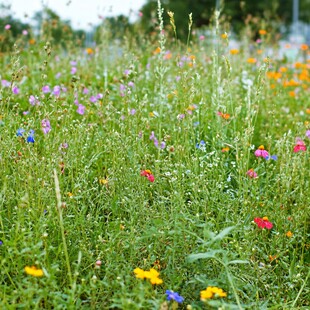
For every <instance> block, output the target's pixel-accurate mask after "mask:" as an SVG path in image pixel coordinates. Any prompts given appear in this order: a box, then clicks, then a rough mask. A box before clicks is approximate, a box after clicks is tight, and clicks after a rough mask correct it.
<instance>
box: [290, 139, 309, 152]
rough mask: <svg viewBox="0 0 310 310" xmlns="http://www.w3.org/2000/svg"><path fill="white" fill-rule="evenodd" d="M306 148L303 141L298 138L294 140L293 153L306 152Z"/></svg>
mask: <svg viewBox="0 0 310 310" xmlns="http://www.w3.org/2000/svg"><path fill="white" fill-rule="evenodd" d="M306 150H307V147H306V144H305V142H304V141H303V140H301V139H300V138H296V144H295V146H294V149H293V152H294V153H298V152H306Z"/></svg>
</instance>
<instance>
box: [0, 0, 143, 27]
mask: <svg viewBox="0 0 310 310" xmlns="http://www.w3.org/2000/svg"><path fill="white" fill-rule="evenodd" d="M0 3H2V4H5V5H11V11H12V12H13V13H14V15H13V16H14V17H17V18H18V19H20V20H21V21H23V22H29V21H31V17H32V16H33V14H34V12H36V11H40V10H41V9H42V7H43V6H44V5H47V6H48V7H49V8H51V9H52V10H53V11H55V12H56V13H57V14H58V15H59V16H60V17H61V18H62V19H64V20H70V21H71V25H72V26H73V27H74V28H75V29H85V30H87V29H90V28H91V26H90V24H93V25H96V24H99V23H100V18H99V17H98V16H99V15H100V16H102V17H107V16H115V15H120V14H123V15H129V13H130V10H132V12H131V14H130V18H131V20H135V19H136V18H137V16H138V11H139V9H140V8H141V7H142V6H143V4H145V3H146V0H71V1H70V0H0ZM25 15H28V17H25Z"/></svg>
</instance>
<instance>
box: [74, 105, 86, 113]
mask: <svg viewBox="0 0 310 310" xmlns="http://www.w3.org/2000/svg"><path fill="white" fill-rule="evenodd" d="M76 112H77V113H79V114H80V115H83V114H84V113H85V107H84V106H83V105H82V104H79V105H78V108H77V110H76Z"/></svg>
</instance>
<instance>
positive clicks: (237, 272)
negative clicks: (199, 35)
mask: <svg viewBox="0 0 310 310" xmlns="http://www.w3.org/2000/svg"><path fill="white" fill-rule="evenodd" d="M37 41H38V43H36V44H34V45H28V44H26V45H25V42H24V43H22V42H20V43H19V45H17V46H16V48H15V49H14V50H13V51H12V52H11V53H7V54H3V55H2V57H1V60H0V61H1V68H2V69H1V71H0V74H1V79H6V80H8V81H12V82H13V83H12V84H11V86H10V87H2V88H1V91H0V98H1V105H0V114H1V127H0V132H1V138H0V165H1V174H0V239H1V241H2V244H1V245H0V257H1V259H0V275H1V276H0V308H2V309H108V308H112V309H159V308H160V307H162V308H161V309H164V308H163V307H164V305H165V304H164V302H165V300H166V295H165V291H166V290H173V291H176V292H178V293H179V294H180V295H182V296H183V297H184V302H183V303H182V304H180V305H179V307H180V308H181V309H186V307H187V306H188V305H191V307H192V308H188V309H219V308H220V307H221V309H307V308H308V307H310V305H309V299H308V297H307V296H308V295H309V271H308V270H309V203H310V196H309V194H308V191H309V180H310V178H309V177H310V174H309V171H310V169H309V168H310V165H309V149H308V150H306V151H305V152H303V151H301V152H298V153H294V152H293V149H294V146H295V139H296V137H300V138H302V139H303V140H304V141H305V144H306V145H307V147H309V139H308V138H307V137H306V136H305V133H306V130H307V129H309V121H310V115H309V110H307V109H309V108H310V106H309V102H308V97H309V95H308V92H309V85H310V84H309V60H308V62H307V61H306V59H304V61H302V63H303V64H304V65H303V68H300V66H299V65H297V68H296V66H295V65H294V63H289V62H288V63H283V60H282V59H276V58H273V55H268V56H270V58H271V60H270V61H267V62H264V58H265V57H266V56H267V55H266V50H264V49H263V53H262V54H256V51H255V50H254V51H252V52H251V53H250V50H249V46H247V45H245V46H242V47H241V49H240V50H241V52H240V53H239V54H237V55H231V54H230V53H229V48H228V47H227V44H226V41H225V40H223V39H221V37H220V32H219V33H218V35H217V36H216V37H215V39H214V40H213V41H212V40H211V41H208V40H207V39H206V40H205V41H200V42H196V43H191V45H190V49H191V50H190V51H188V49H187V47H183V46H181V45H179V46H176V45H175V44H173V40H170V39H169V38H168V37H167V38H165V39H164V38H163V37H160V42H159V43H158V42H155V43H151V42H149V41H148V40H147V39H143V38H139V42H135V40H134V39H133V38H132V39H128V40H127V41H124V42H123V43H122V44H120V43H117V42H115V43H113V42H112V41H111V39H109V40H108V39H105V40H103V41H102V44H101V45H99V46H97V48H96V50H95V52H94V54H92V55H88V54H87V53H85V50H81V49H79V48H74V47H71V48H70V50H69V51H67V52H64V51H63V50H61V49H58V48H57V47H56V46H53V45H51V46H49V45H48V44H47V43H46V41H43V39H42V41H40V38H39V39H38V40H37ZM212 42H213V43H212ZM117 44H119V46H118V45H117ZM70 46H72V42H70ZM73 46H74V44H73ZM158 46H161V52H160V53H154V52H153V51H155V49H156V48H157V47H158ZM164 48H165V50H166V51H170V52H171V58H169V57H167V56H166V57H165V51H164ZM191 55H193V56H195V57H191ZM250 56H252V57H256V58H257V63H255V64H250V63H248V62H247V58H248V57H250ZM308 57H309V56H308ZM165 58H169V59H165ZM73 60H74V61H77V65H76V67H77V72H76V74H75V75H72V74H71V73H70V71H71V65H70V61H73ZM281 66H285V67H287V68H288V70H287V72H286V73H282V77H281V78H280V79H279V80H278V81H273V80H270V79H269V78H268V77H267V76H266V73H267V71H278V70H279V68H280V67H281ZM125 70H130V72H129V74H126V73H124V72H125ZM302 70H304V71H302ZM58 72H60V73H61V77H60V78H58V79H57V78H56V77H55V76H56V74H57V73H58ZM301 72H304V74H308V77H307V78H306V79H301V80H299V77H300V73H301ZM306 76H307V75H306ZM292 78H293V79H295V80H296V81H298V83H299V85H298V86H295V87H293V86H290V87H284V86H283V82H284V81H285V80H290V79H292ZM249 80H250V82H249ZM129 82H133V83H134V86H133V87H131V86H128V83H129ZM249 83H250V84H251V86H247V85H249ZM13 84H14V85H16V86H18V87H19V89H20V93H19V94H17V95H15V94H13V93H12V90H11V88H12V86H13ZM121 84H123V85H125V90H123V91H122V92H123V94H122V95H121V91H120V85H121ZM270 84H275V85H276V86H275V88H273V89H271V88H270ZM45 85H49V86H50V88H51V89H53V87H54V86H56V85H60V86H62V87H66V88H67V91H66V92H63V91H61V94H60V96H59V97H57V96H54V95H53V94H51V93H49V94H43V92H42V91H41V88H42V87H43V86H45ZM85 87H87V89H88V90H89V93H88V94H83V89H84V88H85ZM294 89H297V90H296V93H297V96H296V97H291V96H290V95H289V93H288V92H289V91H291V90H294ZM98 93H101V94H103V97H102V98H100V99H98V100H97V101H96V102H95V103H92V102H90V101H89V98H90V96H91V95H93V96H96V95H97V94H98ZM75 94H77V95H78V100H79V103H80V104H82V105H84V106H85V113H84V115H79V114H78V113H77V112H76V110H77V106H76V105H75V104H74V100H75V99H76V98H75ZM30 95H34V96H38V100H39V101H40V102H41V103H40V105H35V106H32V105H30V104H29V101H28V100H29V96H30ZM133 109H134V110H133ZM24 111H29V113H28V114H24V113H23V112H24ZM218 111H220V112H222V113H227V114H230V117H229V118H228V119H224V118H222V117H221V116H219V115H218ZM43 119H48V120H49V121H50V123H51V131H50V132H49V133H47V134H44V133H43V131H42V128H41V121H42V120H43ZM19 128H23V129H24V130H25V132H24V133H23V136H19V137H18V136H17V135H16V132H17V130H18V129H19ZM31 129H32V130H34V131H35V134H34V138H35V142H34V143H27V141H26V139H27V136H28V133H29V130H31ZM152 132H154V135H155V136H156V138H157V139H158V144H159V147H156V146H155V145H154V141H153V140H151V139H150V136H151V134H152ZM201 140H203V141H205V144H204V145H203V146H202V147H200V148H197V147H196V144H197V143H198V144H199V143H200V141H201ZM162 142H165V147H164V148H161V147H160V145H161V143H162ZM63 143H67V144H68V148H64V147H61V145H62V144H63ZM259 145H264V146H265V149H266V150H268V151H269V152H270V154H271V155H273V154H275V155H277V156H278V159H277V160H276V161H273V160H265V159H264V158H257V157H256V156H255V155H254V151H255V150H256V149H257V148H258V146H259ZM227 146H228V147H229V150H228V151H227V152H222V149H223V148H224V147H227ZM250 168H253V169H254V170H255V171H256V172H257V173H258V178H256V179H251V178H249V177H248V176H247V171H248V170H249V169H250ZM145 169H150V170H151V171H152V174H153V175H154V177H155V181H154V182H153V183H152V182H149V181H148V179H147V178H146V177H143V176H140V172H141V171H142V170H145ZM103 180H107V182H106V181H103ZM264 216H267V217H268V219H269V221H270V222H272V223H273V228H272V230H267V229H260V228H258V227H257V226H256V224H255V223H254V222H253V220H254V218H256V217H264ZM288 231H291V232H292V236H291V237H287V236H286V233H287V232H288ZM199 253H200V254H199ZM271 256H273V258H274V259H270V257H271ZM97 260H101V262H102V264H101V266H100V267H99V268H98V267H96V261H97ZM25 266H36V267H37V268H40V269H42V270H43V271H44V276H43V277H33V276H31V275H27V274H26V273H25V271H24V267H25ZM137 267H139V268H142V269H144V270H149V269H150V268H155V269H156V270H158V271H159V272H160V277H161V279H163V284H161V285H158V286H152V285H151V284H150V283H149V282H148V281H147V280H142V279H137V278H136V277H135V274H134V272H133V270H134V269H135V268H137ZM208 286H217V287H220V288H222V289H223V290H224V291H225V292H226V293H227V297H225V298H217V299H213V300H210V301H205V302H203V301H201V300H200V291H202V290H205V289H206V288H207V287H208ZM168 305H169V307H170V309H173V307H175V304H174V305H173V304H172V303H170V302H168Z"/></svg>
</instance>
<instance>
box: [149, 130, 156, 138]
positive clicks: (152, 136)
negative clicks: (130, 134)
mask: <svg viewBox="0 0 310 310" xmlns="http://www.w3.org/2000/svg"><path fill="white" fill-rule="evenodd" d="M155 138H156V137H155V134H154V131H152V132H151V135H150V140H154V139H155Z"/></svg>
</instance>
